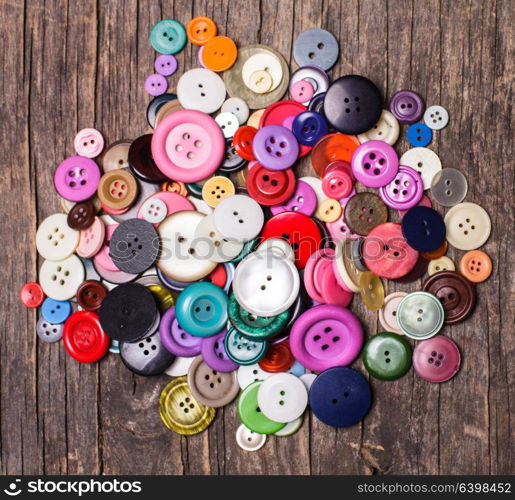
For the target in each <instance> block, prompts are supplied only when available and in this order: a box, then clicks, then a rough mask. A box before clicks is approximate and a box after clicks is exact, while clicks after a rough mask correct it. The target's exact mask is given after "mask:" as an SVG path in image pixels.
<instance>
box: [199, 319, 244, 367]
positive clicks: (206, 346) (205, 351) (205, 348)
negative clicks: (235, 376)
mask: <svg viewBox="0 0 515 500" xmlns="http://www.w3.org/2000/svg"><path fill="white" fill-rule="evenodd" d="M226 333H227V330H225V329H224V330H222V331H221V332H220V333H217V334H216V335H214V336H212V337H204V338H203V339H202V349H201V354H202V359H203V360H204V362H205V363H206V365H207V366H209V368H211V369H212V370H217V371H219V372H222V373H227V372H232V371H234V370H236V369H237V368H238V367H239V365H238V364H236V363H235V362H234V361H231V360H230V359H229V358H228V357H227V353H226V352H225V347H224V337H225V334H226Z"/></svg>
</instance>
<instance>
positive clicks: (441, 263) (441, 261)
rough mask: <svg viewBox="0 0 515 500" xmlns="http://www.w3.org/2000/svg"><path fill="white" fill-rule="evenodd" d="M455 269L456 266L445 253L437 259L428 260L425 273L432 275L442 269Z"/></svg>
mask: <svg viewBox="0 0 515 500" xmlns="http://www.w3.org/2000/svg"><path fill="white" fill-rule="evenodd" d="M455 269H456V266H455V265H454V262H453V261H452V260H451V259H450V258H449V257H447V256H446V255H443V256H442V257H439V258H438V259H432V260H430V261H429V266H427V274H429V276H433V274H436V273H440V272H442V271H454V270H455Z"/></svg>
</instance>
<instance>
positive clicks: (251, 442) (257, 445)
mask: <svg viewBox="0 0 515 500" xmlns="http://www.w3.org/2000/svg"><path fill="white" fill-rule="evenodd" d="M236 443H238V446H239V447H240V448H241V449H242V450H245V451H257V450H259V449H261V448H262V447H263V446H264V445H265V443H266V434H258V433H257V432H254V431H251V430H250V429H249V428H247V427H245V425H243V424H241V425H240V426H239V427H238V430H237V431H236Z"/></svg>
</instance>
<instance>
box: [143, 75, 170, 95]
mask: <svg viewBox="0 0 515 500" xmlns="http://www.w3.org/2000/svg"><path fill="white" fill-rule="evenodd" d="M167 90H168V81H167V80H166V78H165V77H164V76H163V75H160V74H158V73H155V74H153V75H149V76H147V78H146V79H145V91H146V92H147V94H149V95H152V96H158V95H161V94H164V93H165V92H166V91H167Z"/></svg>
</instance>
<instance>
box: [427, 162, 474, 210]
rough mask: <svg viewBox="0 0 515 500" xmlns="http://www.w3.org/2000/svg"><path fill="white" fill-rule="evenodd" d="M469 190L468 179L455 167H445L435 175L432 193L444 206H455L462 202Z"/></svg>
mask: <svg viewBox="0 0 515 500" xmlns="http://www.w3.org/2000/svg"><path fill="white" fill-rule="evenodd" d="M467 190H468V184H467V179H466V178H465V176H464V175H463V174H462V173H461V172H460V171H459V170H456V169H455V168H444V169H443V170H441V171H440V172H437V173H436V174H435V176H434V177H433V180H432V186H431V195H432V196H433V198H434V199H435V201H436V202H437V203H438V204H440V205H442V206H443V207H453V206H454V205H457V204H458V203H461V202H462V201H463V199H464V198H465V196H466V195H467Z"/></svg>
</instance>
